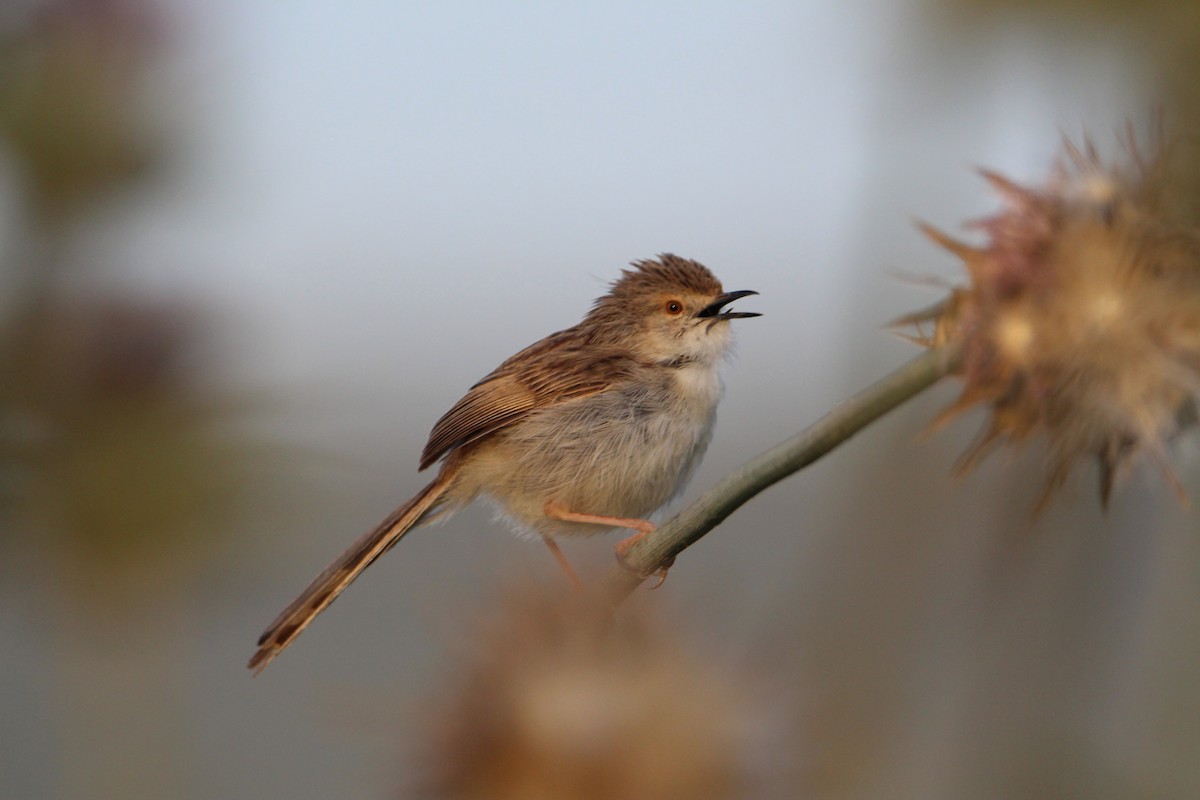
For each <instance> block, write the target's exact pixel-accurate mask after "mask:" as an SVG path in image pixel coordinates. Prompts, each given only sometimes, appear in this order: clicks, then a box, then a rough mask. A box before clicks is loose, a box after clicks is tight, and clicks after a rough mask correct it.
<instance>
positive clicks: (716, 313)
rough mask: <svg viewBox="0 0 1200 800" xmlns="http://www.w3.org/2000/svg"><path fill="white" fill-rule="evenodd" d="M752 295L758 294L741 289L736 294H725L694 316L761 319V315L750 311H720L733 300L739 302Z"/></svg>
mask: <svg viewBox="0 0 1200 800" xmlns="http://www.w3.org/2000/svg"><path fill="white" fill-rule="evenodd" d="M752 294H758V292H755V291H752V290H750V289H742V290H741V291H738V292H726V293H725V294H723V295H721V296H720V297H718V298H717V299H716V300H713V301H712V302H711V303H709V304H708V305H707V306H705V307H704V308H702V309H701V310H700V312H699V313H698V314H696V316H697V317H708V318H710V319H744V318H746V317H761V316H762V314H756V313H754V312H752V311H725V312H722V311H721V309H722V308H724V307H725V306H727V305H729V304H730V303H732V302H733V301H734V300H739V299H741V298H743V297H749V296H750V295H752Z"/></svg>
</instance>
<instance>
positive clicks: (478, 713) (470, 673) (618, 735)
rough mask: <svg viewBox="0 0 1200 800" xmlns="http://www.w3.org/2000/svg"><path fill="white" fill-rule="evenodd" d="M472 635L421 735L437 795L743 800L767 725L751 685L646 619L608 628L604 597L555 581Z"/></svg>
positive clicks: (525, 593)
mask: <svg viewBox="0 0 1200 800" xmlns="http://www.w3.org/2000/svg"><path fill="white" fill-rule="evenodd" d="M471 641H472V647H471V650H470V651H469V652H468V653H465V654H464V658H463V659H462V660H461V662H460V663H459V664H458V665H457V666H456V667H455V669H454V670H453V675H452V677H449V678H448V679H447V680H446V685H445V687H444V690H443V691H442V692H441V693H440V694H439V695H437V696H436V698H435V703H436V705H431V706H430V709H429V712H428V717H427V726H428V730H427V731H426V733H425V734H424V735H423V736H422V739H423V740H425V741H427V742H428V743H429V744H428V749H427V750H425V751H423V752H421V753H420V754H419V755H420V763H422V764H425V765H428V767H427V768H426V769H425V784H426V786H425V789H426V790H427V791H428V792H429V794H430V795H432V796H434V797H439V798H454V800H473V799H474V798H479V799H480V800H483V799H484V798H486V800H530V799H531V798H555V800H601V798H613V797H620V798H626V799H627V800H658V799H659V798H666V797H687V798H693V800H717V798H740V797H746V796H749V795H748V793H749V786H750V780H751V774H750V773H751V768H750V766H751V764H752V763H754V762H755V761H756V760H757V761H759V762H763V761H766V760H767V759H766V758H765V757H764V756H765V755H766V754H765V753H764V752H762V751H761V748H759V750H760V751H759V752H757V753H756V754H752V753H751V745H752V744H755V742H753V741H752V737H754V734H755V733H758V734H761V729H762V727H763V725H764V721H763V719H762V718H761V717H760V716H756V714H755V712H754V708H753V706H752V704H751V703H750V702H749V695H748V693H747V687H748V686H750V685H751V684H752V683H753V681H750V680H748V679H743V680H734V677H735V676H733V675H729V674H724V672H725V671H724V670H722V669H720V668H718V667H717V666H716V665H714V664H713V663H711V661H706V660H705V659H703V658H697V657H696V656H695V655H694V654H692V653H691V652H690V651H689V650H688V648H687V647H685V646H684V645H683V644H682V643H681V642H680V641H679V639H678V636H677V635H676V634H674V633H673V632H672V631H670V630H668V629H666V628H665V627H663V626H661V625H658V624H654V623H653V622H651V621H650V620H649V619H647V618H646V617H644V616H639V615H636V614H628V615H622V617H621V619H619V620H618V621H617V622H616V623H615V624H614V622H613V619H612V617H611V614H610V612H609V610H608V609H607V607H605V606H602V605H591V604H590V603H588V602H587V601H586V600H585V599H584V598H582V597H580V596H579V595H574V594H567V593H566V591H565V588H564V591H559V592H548V591H546V590H545V589H544V588H537V589H530V588H528V587H527V588H526V589H524V590H522V591H520V592H510V593H509V594H508V595H507V597H505V598H504V599H503V600H502V602H500V603H498V604H497V606H496V610H495V611H494V612H490V613H489V614H488V615H487V616H486V617H485V618H484V619H482V620H481V624H480V625H479V626H478V630H477V631H476V632H475V633H474V635H473V636H472V637H471ZM763 738H765V737H763ZM758 744H760V745H761V744H762V742H759V743H758ZM782 750H783V748H781V751H782ZM752 755H757V757H758V758H757V759H755V758H754V757H752ZM751 794H752V793H751Z"/></svg>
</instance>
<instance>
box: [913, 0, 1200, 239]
mask: <svg viewBox="0 0 1200 800" xmlns="http://www.w3.org/2000/svg"><path fill="white" fill-rule="evenodd" d="M935 4H936V5H937V6H938V7H940V8H941V9H943V10H944V11H945V12H946V13H945V14H944V15H939V19H940V20H942V21H943V22H945V23H948V24H951V25H953V26H954V27H955V29H956V33H958V34H960V35H961V34H966V35H971V34H974V35H979V36H988V35H990V34H991V32H992V31H993V26H992V25H991V24H989V23H991V22H992V21H993V18H994V17H996V16H998V15H1005V16H1007V17H1008V18H1010V19H1017V20H1024V21H1027V22H1029V23H1030V24H1032V25H1036V26H1037V27H1039V28H1041V29H1047V28H1049V29H1062V30H1063V33H1064V35H1071V34H1073V33H1074V32H1076V31H1079V30H1082V29H1086V28H1088V27H1090V28H1093V29H1094V28H1095V27H1097V26H1098V27H1101V28H1103V29H1106V30H1108V31H1110V32H1111V33H1112V34H1114V36H1115V37H1116V38H1118V39H1124V40H1125V41H1126V42H1127V43H1128V45H1129V46H1130V47H1131V48H1132V51H1133V52H1134V53H1135V54H1136V56H1137V58H1138V59H1139V61H1140V63H1141V64H1142V65H1144V66H1146V67H1148V68H1149V70H1150V73H1151V76H1152V78H1153V79H1154V80H1156V82H1157V86H1151V87H1149V91H1148V95H1149V97H1150V98H1151V99H1150V100H1148V105H1147V107H1146V109H1145V110H1144V113H1143V114H1142V116H1141V118H1139V117H1138V113H1137V111H1136V110H1134V111H1132V112H1131V113H1132V114H1133V115H1134V117H1133V122H1135V123H1142V122H1143V121H1146V120H1150V119H1153V117H1154V116H1155V115H1156V114H1158V113H1161V114H1162V115H1163V116H1164V118H1165V122H1166V127H1167V129H1168V131H1169V133H1170V134H1171V136H1170V137H1169V141H1173V142H1174V143H1175V145H1176V146H1175V147H1174V148H1173V152H1172V154H1171V155H1172V160H1173V162H1174V165H1175V169H1174V170H1173V171H1174V172H1176V173H1177V177H1178V178H1179V180H1180V187H1179V189H1180V191H1181V192H1182V193H1183V197H1184V198H1186V199H1187V204H1188V206H1189V207H1190V209H1191V213H1192V216H1193V217H1196V216H1197V215H1198V214H1200V147H1198V146H1197V143H1198V142H1200V82H1197V81H1196V80H1195V76H1196V75H1197V74H1200V3H1197V2H1195V0H935ZM1081 23H1088V25H1087V26H1085V25H1083V24H1081ZM1092 133H1093V134H1094V135H1097V136H1100V135H1103V134H1107V133H1109V132H1108V131H1093V132H1092Z"/></svg>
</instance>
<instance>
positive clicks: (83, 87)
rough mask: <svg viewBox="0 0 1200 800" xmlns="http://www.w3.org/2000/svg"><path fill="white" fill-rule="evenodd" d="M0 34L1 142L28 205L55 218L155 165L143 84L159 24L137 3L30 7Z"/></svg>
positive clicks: (150, 7) (101, 0) (149, 7)
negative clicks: (15, 168) (19, 176)
mask: <svg viewBox="0 0 1200 800" xmlns="http://www.w3.org/2000/svg"><path fill="white" fill-rule="evenodd" d="M8 20H9V22H10V24H9V26H8V27H7V28H4V29H0V137H3V139H4V142H5V145H6V146H7V148H8V149H9V150H10V151H11V153H12V155H13V156H14V158H15V161H16V163H17V165H18V169H19V171H20V173H21V177H22V179H23V181H22V183H23V187H24V189H25V191H26V193H27V198H28V200H29V204H30V206H31V208H32V210H33V211H34V213H35V214H36V215H37V216H38V217H40V218H41V219H43V220H54V219H61V218H63V217H67V216H70V215H71V213H72V212H74V211H77V210H78V209H79V208H80V206H81V205H82V204H85V203H86V202H88V201H94V200H96V199H98V198H100V197H103V196H105V195H106V194H108V193H111V192H112V191H113V190H114V189H115V188H116V187H117V186H119V185H120V184H122V183H124V182H126V181H128V180H130V179H134V178H137V177H140V176H143V175H145V174H147V173H148V172H149V171H150V170H151V169H152V168H153V167H154V166H156V165H157V164H159V163H160V160H161V156H162V150H163V146H164V140H163V139H162V137H161V132H160V130H159V127H158V123H159V119H158V118H157V117H156V116H155V111H154V107H153V106H152V105H151V104H150V103H148V102H147V94H146V91H145V89H146V85H145V83H146V80H147V78H148V76H149V74H150V66H151V65H152V63H153V62H152V59H153V57H154V56H155V54H156V50H157V48H158V45H159V44H160V37H161V34H162V27H161V23H160V17H159V14H158V13H157V9H156V7H155V5H154V4H152V3H150V2H146V0H69V1H68V2H35V3H29V4H27V5H26V10H25V11H24V13H12V14H10V15H9V16H8Z"/></svg>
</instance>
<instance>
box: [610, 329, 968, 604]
mask: <svg viewBox="0 0 1200 800" xmlns="http://www.w3.org/2000/svg"><path fill="white" fill-rule="evenodd" d="M961 362H962V349H961V346H960V345H958V344H949V345H946V346H943V347H939V348H935V349H932V350H927V351H926V352H924V353H922V354H921V355H919V356H917V357H916V358H914V359H912V360H911V361H909V362H908V363H907V364H905V365H904V366H902V367H900V368H899V369H897V370H895V371H894V372H892V373H891V374H889V375H887V376H886V377H884V378H882V379H881V380H879V381H877V382H876V383H874V384H872V385H871V386H869V387H867V388H866V389H864V390H863V391H861V392H859V393H858V394H856V395H854V396H853V397H851V398H850V399H849V400H846V401H844V402H842V403H840V404H839V405H838V406H836V407H835V408H834V409H833V410H832V411H830V412H829V413H828V414H826V415H825V416H824V417H822V418H821V419H819V420H817V421H816V422H815V423H813V424H812V425H810V426H809V427H807V428H805V429H804V430H802V431H801V432H800V433H798V434H796V435H795V436H793V437H792V438H790V439H788V440H786V441H784V442H781V443H779V444H777V445H775V446H774V447H772V448H771V449H770V450H767V451H766V452H765V453H761V454H760V455H758V456H756V457H755V458H753V459H751V460H750V461H747V462H746V463H745V464H743V465H742V466H741V467H739V468H738V469H736V470H734V471H733V472H732V473H730V474H729V475H727V476H725V478H723V479H722V480H721V481H720V482H719V483H717V485H716V486H714V487H713V488H711V489H709V490H708V491H707V492H705V493H704V494H703V495H701V496H700V497H699V498H698V499H697V500H696V502H694V503H692V504H691V505H690V506H688V507H687V508H685V509H683V510H682V511H680V512H679V513H678V514H676V515H675V516H673V517H671V518H670V519H669V520H667V521H666V522H664V523H663V524H662V525H660V526H659V527H658V529H657V530H655V531H654V532H653V533H651V534H650V535H649V536H646V537H645V538H644V539H642V540H641V541H639V542H638V543H637V544H635V545H634V546H633V547H631V548H630V549H629V552H628V553H626V554H625V559H624V561H625V563H624V564H618V565H616V566H615V567H613V570H612V573H611V574H610V576H609V580H608V586H607V587H606V588H607V591H608V593H609V596H610V598H611V602H612V603H613V605H617V604H619V603H620V602H621V601H622V600H624V599H625V598H626V597H628V596H629V595H630V594H631V593H632V592H633V590H634V589H636V588H637V587H638V586H639V585H640V584H641V583H642V581H644V580H645V578H644V577H641V576H649V575H652V574H653V573H654V572H655V571H656V570H657V569H659V567H660V566H661V565H663V564H669V563H670V562H671V560H672V559H674V558H675V556H677V555H678V554H679V553H682V552H683V551H684V550H686V549H687V548H688V547H690V546H691V545H692V544H694V543H695V542H696V541H698V540H699V539H700V537H702V536H704V534H706V533H708V532H709V531H711V530H712V529H713V528H715V527H716V526H717V525H719V524H720V523H721V521H722V520H724V519H725V518H726V517H728V516H729V515H730V514H732V513H733V512H734V511H736V510H737V509H738V507H740V506H741V505H742V504H743V503H745V502H746V501H748V500H749V499H750V498H752V497H754V496H755V495H756V494H758V493H759V492H761V491H762V490H763V489H766V488H767V487H768V486H771V485H772V484H774V483H778V482H779V481H781V480H783V479H784V478H786V477H788V476H789V475H791V474H792V473H793V472H798V471H799V470H801V469H803V468H804V467H807V466H808V465H809V464H811V463H813V462H814V461H816V460H817V459H819V458H820V457H821V456H823V455H825V454H826V453H828V452H829V451H831V450H833V449H834V448H835V447H837V446H838V445H840V444H842V443H843V442H845V441H846V440H848V439H849V438H850V437H851V436H853V435H854V434H856V433H858V432H859V431H860V430H862V429H863V428H865V427H867V426H868V425H870V424H871V423H872V422H874V421H875V420H877V419H879V418H880V417H882V416H883V415H884V414H886V413H887V412H889V411H891V410H892V409H893V408H896V407H897V406H899V405H901V404H903V403H904V402H906V401H907V400H909V399H910V398H912V397H914V396H915V395H917V394H919V393H920V392H922V391H924V390H925V389H927V388H929V387H930V386H932V385H933V384H935V383H937V382H938V380H940V379H941V378H943V377H945V376H946V375H947V374H949V373H951V372H953V371H954V370H955V369H957V368H958V366H959V365H960V364H961Z"/></svg>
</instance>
